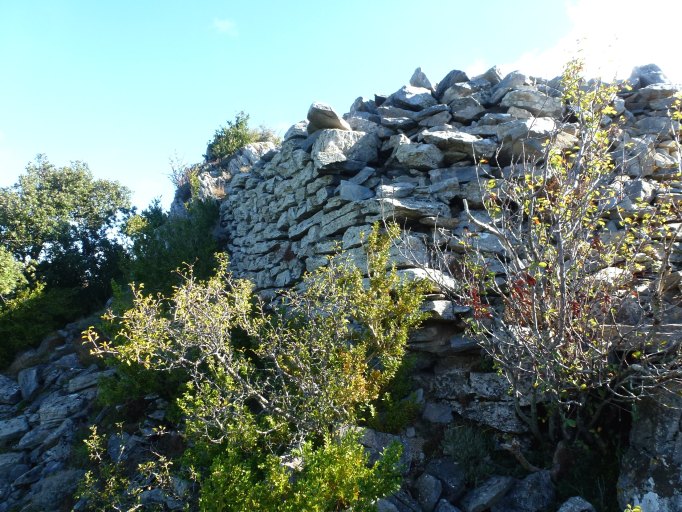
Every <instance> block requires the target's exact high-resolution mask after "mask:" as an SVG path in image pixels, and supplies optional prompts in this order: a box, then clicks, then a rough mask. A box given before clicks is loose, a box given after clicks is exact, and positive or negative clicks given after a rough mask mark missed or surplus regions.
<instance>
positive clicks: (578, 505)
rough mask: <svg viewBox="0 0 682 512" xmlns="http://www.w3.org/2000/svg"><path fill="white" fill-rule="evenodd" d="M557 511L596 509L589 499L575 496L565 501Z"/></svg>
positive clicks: (591, 511) (589, 511) (574, 511)
mask: <svg viewBox="0 0 682 512" xmlns="http://www.w3.org/2000/svg"><path fill="white" fill-rule="evenodd" d="M557 512H596V510H595V509H594V507H593V506H592V504H591V503H590V502H589V501H586V500H585V499H583V498H581V497H580V496H573V497H572V498H569V499H567V500H566V501H564V503H563V504H562V505H561V506H560V507H559V510H558V511H557Z"/></svg>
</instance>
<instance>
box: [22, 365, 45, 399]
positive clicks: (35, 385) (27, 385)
mask: <svg viewBox="0 0 682 512" xmlns="http://www.w3.org/2000/svg"><path fill="white" fill-rule="evenodd" d="M17 381H18V382H19V387H20V388H21V396H22V398H23V399H24V400H30V399H31V398H33V396H34V395H35V393H36V392H37V391H38V390H39V389H40V384H41V375H40V367H38V366H32V367H31V368H25V369H23V370H21V371H20V372H19V373H18V374H17Z"/></svg>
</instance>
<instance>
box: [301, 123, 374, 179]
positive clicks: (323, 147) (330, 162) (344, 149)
mask: <svg viewBox="0 0 682 512" xmlns="http://www.w3.org/2000/svg"><path fill="white" fill-rule="evenodd" d="M378 143H379V141H378V139H377V137H376V135H373V134H368V133H363V132H347V131H343V130H324V131H322V132H321V133H320V135H319V137H318V138H317V140H316V141H315V144H313V148H312V151H311V156H312V158H313V162H314V163H315V167H316V168H317V169H334V168H340V169H343V168H344V164H347V163H355V162H357V165H359V167H358V168H357V169H356V170H360V169H363V168H364V167H365V166H366V164H367V163H368V162H372V161H374V160H376V158H377V151H378Z"/></svg>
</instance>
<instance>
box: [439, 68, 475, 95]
mask: <svg viewBox="0 0 682 512" xmlns="http://www.w3.org/2000/svg"><path fill="white" fill-rule="evenodd" d="M468 81H469V77H468V76H467V74H466V73H465V72H464V71H460V70H459V69H453V70H452V71H450V72H449V73H448V74H447V75H445V77H444V78H443V79H442V80H441V81H440V82H439V83H438V85H437V86H436V93H435V96H436V99H439V100H440V99H441V98H442V97H443V93H445V91H447V90H448V89H449V88H450V87H452V86H453V85H454V84H457V83H460V82H468Z"/></svg>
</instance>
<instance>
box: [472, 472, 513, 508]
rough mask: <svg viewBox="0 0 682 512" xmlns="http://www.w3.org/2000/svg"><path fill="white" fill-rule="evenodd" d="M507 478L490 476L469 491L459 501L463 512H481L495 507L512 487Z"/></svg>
mask: <svg viewBox="0 0 682 512" xmlns="http://www.w3.org/2000/svg"><path fill="white" fill-rule="evenodd" d="M514 483H515V480H514V479H513V478H511V477H508V476H492V477H490V478H489V479H488V480H486V481H485V482H483V483H482V484H481V485H480V486H478V487H476V488H475V489H473V490H471V491H469V492H468V493H467V494H465V495H464V498H462V500H461V501H460V505H461V507H462V510H463V511H464V512H483V511H484V510H488V509H489V508H491V507H492V506H493V505H495V504H496V503H497V502H498V501H499V500H500V499H502V497H503V496H504V495H505V494H507V492H508V491H509V489H511V488H512V487H513V486H514Z"/></svg>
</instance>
